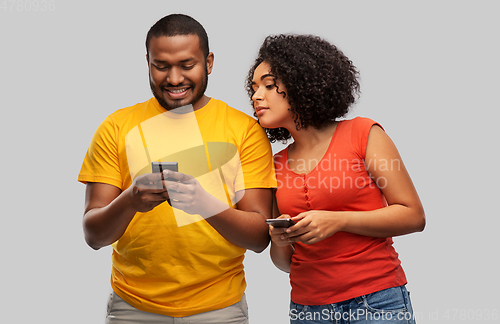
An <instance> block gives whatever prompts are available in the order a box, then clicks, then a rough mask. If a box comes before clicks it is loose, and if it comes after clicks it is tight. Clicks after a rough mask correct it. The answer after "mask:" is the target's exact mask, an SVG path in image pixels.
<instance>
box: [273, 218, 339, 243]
mask: <svg viewBox="0 0 500 324" xmlns="http://www.w3.org/2000/svg"><path fill="white" fill-rule="evenodd" d="M340 215H341V212H332V211H324V210H311V211H307V212H304V213H301V214H299V215H297V216H295V217H293V218H292V220H293V221H295V222H296V223H297V224H295V225H293V226H290V227H289V228H286V229H284V233H283V234H282V236H281V237H280V239H281V240H282V241H283V242H288V244H290V243H294V242H302V243H305V244H314V243H317V242H319V241H322V240H324V239H326V238H328V237H330V236H332V235H333V234H335V233H337V232H339V231H341V229H342V226H343V221H342V218H341V217H340Z"/></svg>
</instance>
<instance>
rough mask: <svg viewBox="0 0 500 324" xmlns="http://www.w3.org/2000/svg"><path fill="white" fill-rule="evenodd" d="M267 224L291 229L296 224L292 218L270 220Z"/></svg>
mask: <svg viewBox="0 0 500 324" xmlns="http://www.w3.org/2000/svg"><path fill="white" fill-rule="evenodd" d="M266 223H267V224H269V225H272V226H274V227H278V228H283V227H290V226H292V225H294V224H295V222H294V221H293V220H291V219H290V218H268V219H266Z"/></svg>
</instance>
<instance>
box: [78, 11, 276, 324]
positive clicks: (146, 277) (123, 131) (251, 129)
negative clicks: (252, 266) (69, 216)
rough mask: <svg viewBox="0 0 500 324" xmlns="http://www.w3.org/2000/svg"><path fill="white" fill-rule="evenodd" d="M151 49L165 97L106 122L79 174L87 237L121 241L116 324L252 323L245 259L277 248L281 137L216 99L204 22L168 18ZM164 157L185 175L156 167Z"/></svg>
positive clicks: (115, 270) (155, 83) (101, 242)
mask: <svg viewBox="0 0 500 324" xmlns="http://www.w3.org/2000/svg"><path fill="white" fill-rule="evenodd" d="M146 50H147V56H146V58H147V62H148V66H149V75H150V85H151V89H152V92H153V94H154V98H151V99H149V100H148V101H146V102H143V103H140V104H137V105H134V106H131V107H128V108H124V109H121V110H118V111H116V112H115V113H113V114H111V115H110V116H108V118H106V120H105V121H104V122H103V123H102V124H101V125H100V126H99V128H98V129H97V131H96V133H95V135H94V137H93V138H92V141H91V144H90V147H89V149H88V151H87V154H86V156H85V159H84V162H83V165H82V168H81V171H80V174H79V177H78V180H79V181H81V182H83V183H85V184H86V186H87V189H86V197H85V214H84V218H83V228H84V233H85V239H86V241H87V243H88V244H89V245H90V246H91V247H92V248H94V249H99V248H101V247H104V246H107V245H112V247H113V255H112V261H113V267H112V272H111V286H112V288H113V294H112V296H111V297H110V301H109V305H108V314H107V318H106V323H128V322H134V323H151V322H154V321H158V322H160V321H161V322H165V323H173V320H174V318H179V317H185V318H186V319H187V320H188V321H189V322H190V323H208V322H214V323H248V310H247V306H246V302H245V298H244V291H245V288H246V283H245V277H244V271H243V263H242V262H243V258H244V253H245V251H246V249H251V250H253V251H256V252H261V251H262V250H264V249H265V248H266V247H267V245H268V243H269V235H268V226H267V225H266V223H265V222H264V219H266V218H270V215H271V206H272V198H271V197H272V192H271V190H272V189H271V188H274V187H276V180H275V177H274V168H273V162H272V152H271V147H270V145H269V141H268V140H267V137H266V135H265V132H264V131H263V130H262V128H261V127H260V126H259V125H258V124H257V122H256V121H255V120H254V119H252V118H250V117H249V116H247V115H245V114H244V113H242V112H240V111H237V110H235V109H233V108H231V107H229V106H228V105H226V104H225V103H224V102H222V101H219V100H216V99H213V98H209V97H207V96H206V95H205V90H206V85H207V80H208V75H209V74H210V73H211V70H212V66H213V61H214V55H213V53H211V52H209V50H208V38H207V35H206V32H205V30H204V28H203V27H202V26H201V25H200V24H199V23H198V22H197V21H196V20H194V19H193V18H191V17H189V16H185V15H177V14H176V15H169V16H166V17H164V18H162V19H161V20H159V21H158V22H157V23H156V24H155V25H153V27H151V29H150V31H149V32H148V35H147V38H146ZM152 162H177V164H178V169H179V172H174V171H164V172H161V173H152V169H151V163H152Z"/></svg>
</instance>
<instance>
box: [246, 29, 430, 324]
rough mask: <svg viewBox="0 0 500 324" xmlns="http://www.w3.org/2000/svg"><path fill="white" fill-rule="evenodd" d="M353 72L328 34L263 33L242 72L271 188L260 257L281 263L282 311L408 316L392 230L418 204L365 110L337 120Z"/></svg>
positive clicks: (354, 86)
mask: <svg viewBox="0 0 500 324" xmlns="http://www.w3.org/2000/svg"><path fill="white" fill-rule="evenodd" d="M357 77H358V72H357V70H356V67H355V66H354V65H353V63H352V62H351V61H350V60H349V59H348V58H347V57H346V56H345V55H344V54H343V53H342V52H341V51H340V50H339V49H338V48H337V47H335V46H334V45H332V44H330V43H328V42H327V41H325V40H323V39H321V38H319V37H315V36H307V35H277V36H269V37H267V38H266V40H265V41H264V43H263V44H262V46H261V48H260V51H259V55H258V58H257V59H256V61H255V64H254V66H253V67H252V68H251V70H250V72H249V74H248V78H247V91H248V93H249V95H250V97H251V99H252V101H253V104H254V108H255V114H256V116H257V117H258V119H259V122H260V124H261V125H262V126H263V127H264V128H265V129H266V132H267V134H268V136H269V139H270V140H271V142H274V141H277V140H278V141H286V140H288V139H290V138H293V143H292V144H290V145H289V146H288V147H287V148H285V149H284V150H283V151H281V152H279V153H277V154H276V155H275V157H274V158H275V166H276V178H277V181H278V188H277V190H276V201H275V208H274V217H275V218H291V219H292V221H294V222H295V224H294V225H292V226H290V227H288V228H282V227H273V226H272V225H270V227H269V232H270V235H271V239H272V243H271V258H272V260H273V262H274V264H275V265H276V266H277V267H278V268H279V269H281V270H283V271H285V272H289V273H290V283H291V286H292V292H291V303H290V313H289V315H290V321H291V323H414V322H415V321H414V316H413V310H412V306H411V301H410V298H409V293H408V292H407V290H406V287H405V285H406V283H407V280H406V276H405V273H404V271H403V268H402V267H401V262H400V260H399V258H398V254H397V252H396V251H395V249H394V247H393V240H392V237H393V236H398V235H405V234H409V233H413V232H417V231H422V230H423V229H424V227H425V215H424V210H423V207H422V204H421V202H420V199H419V197H418V194H417V192H416V190H415V188H414V186H413V183H412V181H411V179H410V176H409V175H408V172H407V170H406V168H405V166H404V164H403V162H402V160H401V157H400V155H399V153H398V150H397V149H396V147H395V145H394V144H393V142H392V141H391V139H390V138H389V136H387V135H386V133H385V132H384V130H383V128H382V126H381V125H379V124H378V123H376V122H375V121H373V120H371V119H369V118H362V117H356V118H354V119H351V120H341V117H343V116H344V115H345V114H347V112H348V111H349V108H350V106H351V105H352V104H353V103H354V102H355V99H356V97H357V95H358V92H359V83H358V80H357Z"/></svg>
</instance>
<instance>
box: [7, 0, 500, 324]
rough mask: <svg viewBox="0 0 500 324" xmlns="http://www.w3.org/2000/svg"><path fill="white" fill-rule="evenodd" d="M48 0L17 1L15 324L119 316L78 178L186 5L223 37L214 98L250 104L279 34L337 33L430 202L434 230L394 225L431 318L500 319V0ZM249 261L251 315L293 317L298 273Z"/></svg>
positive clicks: (11, 306)
mask: <svg viewBox="0 0 500 324" xmlns="http://www.w3.org/2000/svg"><path fill="white" fill-rule="evenodd" d="M36 2H39V4H40V3H41V4H43V1H35V0H32V1H29V0H22V1H9V0H0V39H1V48H2V49H1V51H0V65H1V71H0V105H1V120H2V127H0V132H1V137H0V138H1V147H2V159H1V162H0V163H1V166H2V171H3V177H2V182H1V184H2V187H3V190H2V196H1V199H2V201H1V204H2V207H3V208H2V216H1V217H2V225H1V227H0V228H1V235H0V246H1V251H2V253H1V257H0V259H1V261H0V262H1V267H0V278H1V279H2V284H1V290H0V291H1V294H2V301H3V302H2V304H1V306H0V307H1V312H0V319H1V320H0V321H1V322H2V323H3V322H5V321H4V319H7V320H9V321H8V323H39V322H40V321H41V320H42V321H45V320H47V322H50V323H102V322H103V320H104V315H105V308H106V300H107V297H108V294H109V292H110V285H109V275H110V254H111V248H109V247H108V248H104V249H102V250H100V251H97V252H95V251H93V250H91V249H90V248H89V247H88V246H86V244H85V242H84V239H83V234H82V228H81V217H82V212H83V199H84V189H85V186H84V185H82V184H80V183H78V182H77V180H76V179H77V174H78V172H79V169H80V166H81V163H82V160H83V157H84V154H85V151H86V149H87V147H88V144H89V142H90V139H91V137H92V135H93V133H94V131H95V129H96V128H97V126H98V125H99V124H100V123H101V121H102V120H103V119H104V118H105V117H106V116H107V115H109V114H110V113H112V112H113V111H115V110H116V109H119V108H123V107H127V106H130V105H133V104H135V103H138V102H143V101H145V100H147V99H148V98H150V97H151V92H150V89H149V85H148V76H147V66H146V61H145V48H144V40H145V36H146V33H147V31H148V29H149V28H150V26H151V25H152V24H154V23H155V22H156V21H157V20H158V19H160V18H161V17H163V16H164V15H167V14H169V13H178V12H180V13H186V14H189V15H192V16H193V17H194V18H196V19H197V20H199V21H200V22H201V23H202V24H203V25H204V26H205V28H206V30H207V32H208V34H209V39H210V46H211V51H213V52H214V53H215V65H214V70H213V73H212V75H211V76H210V78H209V87H208V91H207V94H208V95H209V96H211V97H214V98H218V99H222V100H224V101H226V102H227V103H228V104H230V105H231V106H233V107H235V108H238V109H240V110H242V111H244V112H246V113H248V114H251V113H252V112H251V107H250V105H249V102H248V98H247V96H246V93H245V91H244V80H245V76H246V73H247V71H248V68H249V67H250V65H251V63H252V61H253V59H254V57H255V55H256V52H257V50H258V47H259V46H260V44H261V42H262V40H263V39H264V37H265V36H266V35H268V34H276V33H283V32H284V33H288V32H294V33H308V34H316V35H319V36H322V37H324V38H326V39H328V40H329V41H331V42H333V43H335V44H336V45H338V46H339V47H340V48H341V49H342V50H343V51H344V53H345V54H346V55H347V56H348V57H349V58H350V59H351V60H352V61H353V62H354V64H355V65H356V66H357V67H358V68H359V70H360V72H361V90H362V95H361V99H360V100H359V102H358V104H357V105H356V106H355V107H354V108H353V110H352V112H351V114H350V115H349V117H354V116H367V117H370V118H372V119H374V120H376V121H378V122H380V123H381V124H382V125H383V126H384V127H385V129H386V131H387V133H388V134H389V135H390V136H391V137H392V138H393V140H394V142H395V143H396V145H397V146H398V148H399V150H400V153H401V155H402V156H403V160H404V162H405V164H406V166H407V168H408V169H409V172H410V174H411V176H412V178H413V180H414V183H415V185H416V187H417V189H418V192H419V194H420V197H421V199H422V201H423V204H424V207H425V211H426V215H427V228H426V229H425V231H424V232H423V233H417V234H412V235H408V236H405V237H399V238H395V247H396V249H397V251H398V252H399V253H400V257H401V260H402V264H403V267H404V269H405V271H406V274H407V277H408V280H409V284H408V288H409V290H410V291H411V297H412V299H413V304H414V309H415V312H416V313H417V319H418V323H420V324H421V323H437V322H439V323H441V322H447V323H448V322H449V323H460V322H483V321H484V322H493V321H492V320H491V318H492V315H493V316H494V315H495V314H496V316H497V318H498V315H499V314H498V312H499V306H498V302H499V297H498V290H499V288H500V287H499V279H498V273H499V263H498V238H497V237H496V235H497V234H496V233H497V226H496V225H497V224H498V220H496V218H498V209H497V208H496V207H497V205H498V203H497V202H498V199H499V195H498V194H499V189H498V184H499V181H500V179H499V175H498V171H497V169H496V163H498V160H497V156H498V153H497V152H496V151H497V150H498V133H497V132H496V129H495V128H496V127H495V126H496V119H495V118H496V117H497V116H498V113H497V110H498V108H499V104H498V88H499V85H500V82H499V72H500V64H499V60H498V58H499V57H500V50H499V43H498V42H499V41H498V32H499V30H500V21H499V19H498V12H499V9H500V6H499V5H498V4H497V2H496V1H413V2H410V1H313V0H309V1H301V2H280V3H278V2H276V4H275V2H269V1H250V2H236V1H232V2H229V1H203V2H201V1H198V2H197V1H72V2H70V1H61V0H57V1H48V3H46V5H47V4H48V5H50V6H47V7H46V10H41V9H40V8H39V10H35V7H36ZM292 3H293V4H292ZM273 148H274V150H275V151H277V150H279V149H280V148H282V146H278V145H277V146H274V147H273ZM245 266H246V273H247V281H248V285H249V287H248V289H247V297H248V301H249V306H250V316H251V322H252V323H287V321H288V316H287V312H288V302H289V293H290V288H289V284H288V276H287V275H286V274H285V273H282V272H280V271H279V270H277V269H276V268H275V267H274V266H273V265H272V263H271V262H270V259H269V250H266V251H264V252H263V253H261V254H255V253H253V252H248V253H247V258H246V260H245ZM487 318H490V320H489V321H487V320H485V319H487Z"/></svg>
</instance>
